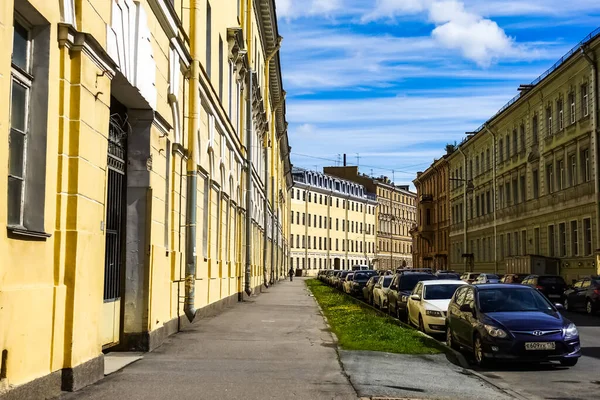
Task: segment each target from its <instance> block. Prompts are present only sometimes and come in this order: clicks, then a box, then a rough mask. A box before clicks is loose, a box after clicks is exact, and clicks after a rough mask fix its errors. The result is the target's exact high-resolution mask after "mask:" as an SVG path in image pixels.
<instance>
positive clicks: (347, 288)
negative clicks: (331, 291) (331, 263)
mask: <svg viewBox="0 0 600 400" xmlns="http://www.w3.org/2000/svg"><path fill="white" fill-rule="evenodd" d="M353 280H354V272H350V273H349V274H346V277H345V278H344V280H343V281H342V290H343V291H344V293H348V294H350V293H351V291H352V281H353Z"/></svg>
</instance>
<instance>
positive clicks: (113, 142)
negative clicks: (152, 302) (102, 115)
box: [104, 114, 128, 302]
mask: <svg viewBox="0 0 600 400" xmlns="http://www.w3.org/2000/svg"><path fill="white" fill-rule="evenodd" d="M126 126H128V124H127V121H126V120H123V118H121V116H120V115H118V114H116V115H112V116H111V119H110V127H109V135H108V160H107V166H108V176H107V195H106V227H105V234H106V250H105V255H104V301H105V302H109V301H114V300H117V299H119V298H120V297H121V267H122V264H123V247H122V243H123V227H124V223H123V222H124V221H123V215H124V213H123V210H124V200H125V155H126V154H127V153H126V145H127V129H126Z"/></svg>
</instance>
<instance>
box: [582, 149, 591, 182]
mask: <svg viewBox="0 0 600 400" xmlns="http://www.w3.org/2000/svg"><path fill="white" fill-rule="evenodd" d="M581 175H582V176H583V180H584V181H585V182H589V181H590V180H591V179H592V177H591V174H590V149H585V150H583V151H582V152H581Z"/></svg>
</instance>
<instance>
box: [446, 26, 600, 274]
mask: <svg viewBox="0 0 600 400" xmlns="http://www.w3.org/2000/svg"><path fill="white" fill-rule="evenodd" d="M599 34H600V32H598V31H596V32H595V33H594V34H593V35H591V36H590V37H591V39H590V38H588V39H589V40H586V41H585V42H582V43H580V44H579V45H577V46H576V47H575V48H574V49H573V50H572V51H571V52H569V53H568V54H567V55H566V56H565V57H564V58H563V59H561V61H560V62H559V63H557V64H556V65H555V66H554V67H552V69H550V70H549V71H547V72H545V73H544V74H542V76H540V77H539V78H538V79H536V80H535V81H534V82H533V83H531V84H529V85H522V86H521V87H520V88H519V89H520V94H519V95H518V96H517V97H515V98H514V99H513V100H511V101H510V102H509V103H508V104H507V105H506V106H505V107H504V108H502V110H501V111H500V112H498V113H497V114H496V115H494V116H493V117H492V118H491V119H490V120H488V121H487V122H486V123H485V124H484V125H483V126H482V127H480V128H479V129H478V130H477V131H476V132H474V133H471V134H468V136H467V138H466V139H465V140H464V141H463V143H461V144H460V146H459V147H458V149H457V151H455V152H454V153H453V154H452V155H450V156H449V157H448V164H449V171H450V180H449V183H450V208H451V211H450V214H451V219H452V226H451V230H450V262H451V266H452V268H453V269H456V270H463V269H475V270H477V271H483V272H494V271H497V272H499V273H502V272H504V271H505V266H506V263H507V261H510V260H514V259H515V257H519V256H524V255H541V256H546V257H551V258H558V259H559V260H560V267H561V273H562V275H563V276H564V277H565V278H567V279H575V278H577V277H579V276H582V275H589V274H595V273H597V272H598V271H599V269H598V260H597V251H598V248H600V245H599V240H600V237H599V235H598V228H599V225H598V217H599V214H598V194H599V190H600V189H599V174H598V165H599V164H598V156H599V155H598V151H597V148H598V129H599V125H598V120H597V118H598V101H597V99H598V76H597V64H596V62H595V61H593V60H598V59H599V57H600V37H599Z"/></svg>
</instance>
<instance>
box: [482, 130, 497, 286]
mask: <svg viewBox="0 0 600 400" xmlns="http://www.w3.org/2000/svg"><path fill="white" fill-rule="evenodd" d="M484 128H485V130H486V131H487V132H488V133H489V134H490V135H492V138H493V143H494V144H493V146H492V150H493V151H492V153H493V157H492V159H493V161H492V173H493V177H492V179H493V180H494V183H493V184H492V188H493V190H494V195H493V196H492V199H493V205H494V273H495V274H496V275H497V274H498V222H497V219H496V195H497V193H496V185H497V182H496V134H495V133H494V132H493V131H492V130H491V129H490V127H489V126H488V124H485V125H484Z"/></svg>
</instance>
